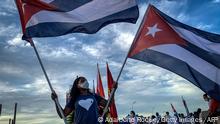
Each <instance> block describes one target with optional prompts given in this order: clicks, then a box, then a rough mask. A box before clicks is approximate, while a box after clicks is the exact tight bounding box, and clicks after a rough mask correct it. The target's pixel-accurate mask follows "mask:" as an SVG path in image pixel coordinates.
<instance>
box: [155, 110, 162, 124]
mask: <svg viewBox="0 0 220 124" xmlns="http://www.w3.org/2000/svg"><path fill="white" fill-rule="evenodd" d="M156 122H157V124H161V116H160V114H159V113H158V112H156Z"/></svg>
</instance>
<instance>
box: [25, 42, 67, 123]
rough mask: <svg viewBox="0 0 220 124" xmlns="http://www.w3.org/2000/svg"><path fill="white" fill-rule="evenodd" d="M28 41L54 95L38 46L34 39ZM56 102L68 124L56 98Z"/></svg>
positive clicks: (64, 119)
mask: <svg viewBox="0 0 220 124" xmlns="http://www.w3.org/2000/svg"><path fill="white" fill-rule="evenodd" d="M28 41H29V42H30V44H31V46H32V47H33V48H34V51H35V53H36V56H37V59H38V61H39V63H40V66H41V69H42V71H43V73H44V76H45V78H46V80H47V83H48V85H49V87H50V90H51V92H52V93H54V92H55V90H54V89H53V87H52V84H51V82H50V80H49V78H48V75H47V72H46V70H45V68H44V65H43V63H42V61H41V58H40V55H39V53H38V51H37V48H36V46H35V44H34V41H33V40H32V39H28ZM54 101H55V103H56V105H57V107H58V110H59V112H60V114H61V117H62V119H63V121H64V124H67V121H66V118H65V116H64V113H63V110H62V108H61V106H60V104H59V101H58V98H56V99H55V100H54Z"/></svg>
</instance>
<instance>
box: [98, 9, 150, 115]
mask: <svg viewBox="0 0 220 124" xmlns="http://www.w3.org/2000/svg"><path fill="white" fill-rule="evenodd" d="M148 10H149V7H148V8H147V9H146V11H145V15H144V17H143V19H142V21H141V24H140V26H139V27H138V31H137V33H136V35H135V38H134V40H133V42H132V44H131V46H130V48H129V50H128V53H127V56H126V57H125V60H124V62H123V64H122V67H121V69H120V71H119V74H118V77H117V79H116V81H115V83H116V84H115V85H116V86H117V85H118V80H119V78H120V76H121V73H122V71H123V69H124V66H125V64H126V62H127V59H128V55H129V52H130V51H131V49H132V48H133V45H134V44H135V41H136V39H137V38H138V36H137V34H139V33H140V30H141V28H142V27H143V23H144V22H145V20H146V13H147V12H148ZM116 89H117V88H115V87H113V89H112V91H111V94H110V97H109V99H108V102H107V104H106V106H105V108H104V111H103V114H102V118H103V117H104V116H105V114H106V113H107V111H108V107H109V105H110V102H111V101H112V99H113V96H114V94H115V91H116Z"/></svg>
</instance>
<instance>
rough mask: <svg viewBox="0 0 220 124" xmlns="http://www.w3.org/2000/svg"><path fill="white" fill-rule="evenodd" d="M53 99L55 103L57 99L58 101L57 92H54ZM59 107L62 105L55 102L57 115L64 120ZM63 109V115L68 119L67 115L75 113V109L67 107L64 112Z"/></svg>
mask: <svg viewBox="0 0 220 124" xmlns="http://www.w3.org/2000/svg"><path fill="white" fill-rule="evenodd" d="M51 98H52V100H53V101H55V99H58V97H57V94H56V93H55V92H52V94H51ZM58 105H59V106H60V107H61V105H60V104H59V103H57V102H55V106H56V111H57V114H58V115H59V117H60V118H62V116H61V113H60V111H59V108H58ZM61 109H62V111H63V114H64V116H65V117H66V116H67V115H69V114H70V113H71V112H72V111H73V109H71V108H68V107H65V109H64V110H63V108H62V107H61Z"/></svg>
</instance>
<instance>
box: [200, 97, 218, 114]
mask: <svg viewBox="0 0 220 124" xmlns="http://www.w3.org/2000/svg"><path fill="white" fill-rule="evenodd" d="M203 98H204V100H205V101H207V102H209V110H208V115H209V116H212V117H216V116H220V103H219V102H218V101H217V100H215V99H214V98H211V97H209V96H208V94H204V95H203Z"/></svg>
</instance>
